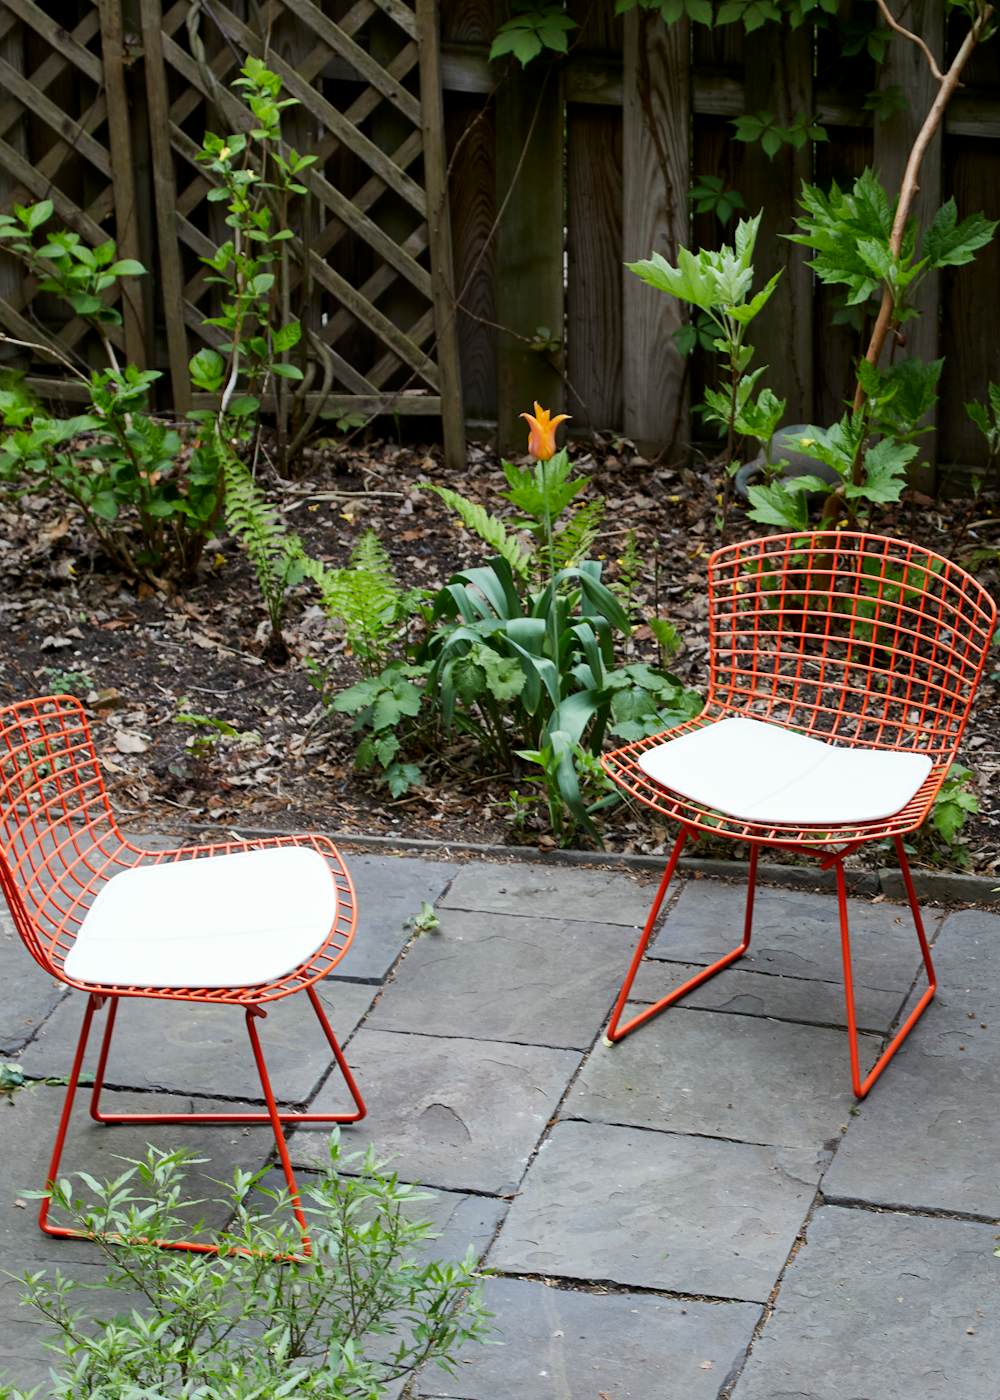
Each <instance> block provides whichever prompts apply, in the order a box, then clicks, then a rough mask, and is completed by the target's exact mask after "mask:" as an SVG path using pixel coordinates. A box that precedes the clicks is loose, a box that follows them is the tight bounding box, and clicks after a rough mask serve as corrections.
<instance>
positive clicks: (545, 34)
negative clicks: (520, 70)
mask: <svg viewBox="0 0 1000 1400" xmlns="http://www.w3.org/2000/svg"><path fill="white" fill-rule="evenodd" d="M577 27H578V26H577V22H576V20H575V19H571V18H570V16H569V15H567V14H566V13H565V12H564V10H563V8H562V6H561V5H541V4H529V5H517V6H515V12H514V14H513V15H512V16H511V18H510V19H509V20H506V21H505V23H503V24H501V25H500V28H499V29H498V30H497V32H496V37H495V38H494V40H493V43H492V44H491V45H490V59H491V60H492V59H495V58H503V57H504V55H505V54H509V53H510V54H513V55H514V57H515V58H516V59H518V60H519V61H520V63H521V66H522V67H524V66H525V65H526V64H528V63H530V62H531V60H532V59H533V58H537V57H538V55H539V54H540V53H542V52H543V50H545V49H548V50H549V51H550V52H551V53H557V54H562V53H565V52H566V51H567V49H568V47H569V34H570V31H571V30H573V29H576V28H577Z"/></svg>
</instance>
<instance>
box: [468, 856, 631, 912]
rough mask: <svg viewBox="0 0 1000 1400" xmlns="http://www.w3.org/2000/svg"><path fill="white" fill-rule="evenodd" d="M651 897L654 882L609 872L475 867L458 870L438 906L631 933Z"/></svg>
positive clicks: (546, 867)
mask: <svg viewBox="0 0 1000 1400" xmlns="http://www.w3.org/2000/svg"><path fill="white" fill-rule="evenodd" d="M655 892H656V885H655V883H651V882H649V881H648V880H647V881H644V882H643V881H639V880H637V879H635V877H634V876H631V875H620V874H616V873H615V872H614V871H608V870H581V869H580V868H579V867H577V866H571V865H536V864H521V863H520V862H518V863H517V864H513V865H484V864H482V863H477V864H475V865H466V866H463V867H462V869H461V870H460V872H459V873H458V875H456V876H455V879H454V881H453V882H452V885H451V888H450V889H449V890H448V893H447V894H446V895H445V897H444V898H443V899H442V901H441V905H442V907H443V908H445V909H468V910H472V911H473V912H477V913H484V914H489V913H492V914H514V915H523V916H525V917H526V918H529V919H581V920H582V921H583V922H584V923H600V924H627V925H628V927H629V928H635V927H637V926H640V927H641V925H643V924H644V923H645V921H646V915H647V913H648V912H649V906H650V904H651V903H652V902H653V895H654V893H655Z"/></svg>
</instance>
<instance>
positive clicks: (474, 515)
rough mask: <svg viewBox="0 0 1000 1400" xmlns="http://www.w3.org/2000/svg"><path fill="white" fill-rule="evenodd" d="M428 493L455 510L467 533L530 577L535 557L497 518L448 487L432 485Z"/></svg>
mask: <svg viewBox="0 0 1000 1400" xmlns="http://www.w3.org/2000/svg"><path fill="white" fill-rule="evenodd" d="M426 490H428V491H433V492H434V494H435V496H440V498H441V500H442V501H444V503H445V505H446V506H450V507H451V509H452V510H453V511H454V512H455V514H456V515H457V516H458V518H459V519H460V520H461V522H462V524H463V525H465V527H466V528H467V529H469V530H471V531H472V532H473V534H476V535H478V536H479V538H480V539H481V540H482V541H483V542H484V543H485V544H488V545H489V547H490V549H493V550H495V551H496V553H497V554H499V555H500V556H501V558H503V559H506V560H507V563H508V564H509V565H510V567H511V568H512V569H513V571H514V573H515V574H518V575H520V577H521V578H524V579H526V578H528V577H529V575H530V573H531V555H530V554H528V553H527V551H526V550H524V549H522V548H521V546H520V545H519V544H518V542H517V541H516V540H515V539H514V538H513V536H511V535H509V534H508V533H507V528H506V526H505V525H504V523H503V521H502V520H500V519H498V518H497V516H495V515H490V513H489V511H488V510H486V509H485V508H484V507H483V506H481V505H477V503H476V502H475V501H470V500H468V499H467V497H465V496H460V495H459V493H458V492H457V491H452V490H451V488H450V487H448V486H433V485H428V486H427V487H426Z"/></svg>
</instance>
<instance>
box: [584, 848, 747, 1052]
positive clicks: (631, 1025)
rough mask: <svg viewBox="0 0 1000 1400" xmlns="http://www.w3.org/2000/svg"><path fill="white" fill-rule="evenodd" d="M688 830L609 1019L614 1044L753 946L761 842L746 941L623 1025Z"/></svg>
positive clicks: (675, 852)
mask: <svg viewBox="0 0 1000 1400" xmlns="http://www.w3.org/2000/svg"><path fill="white" fill-rule="evenodd" d="M687 834H688V833H687V831H686V830H685V828H683V827H682V828H681V831H680V835H679V836H678V837H677V840H676V841H675V842H674V848H673V850H672V851H671V853H670V859H669V861H668V862H667V868H666V870H665V871H664V872H663V879H662V880H661V881H660V887H659V889H658V890H657V892H656V898H655V899H654V900H653V907H652V908H651V909H650V911H649V917H648V918H647V919H646V926H645V928H644V929H643V931H642V936H641V937H640V939H639V942H638V945H637V946H636V950H635V952H634V954H633V955H632V962H631V965H630V967H629V970H628V973H627V974H626V977H625V981H624V983H623V984H622V989H621V991H620V992H619V993H618V1000H617V1001H616V1002H615V1009H614V1011H613V1012H612V1013H611V1020H610V1022H609V1023H608V1029H607V1032H606V1033H605V1035H604V1044H605V1045H608V1046H610V1045H614V1044H615V1043H616V1042H617V1041H619V1040H624V1038H625V1037H626V1036H627V1035H629V1034H631V1032H632V1031H634V1030H637V1029H638V1028H639V1026H642V1025H644V1024H645V1023H646V1022H647V1021H650V1020H652V1018H653V1017H654V1016H658V1015H659V1014H660V1012H661V1011H666V1009H667V1007H668V1006H673V1005H674V1003H675V1002H678V1001H680V1000H681V998H682V997H685V996H687V994H688V992H693V991H694V989H695V987H700V986H701V984H702V983H703V982H707V981H708V979H709V978H710V977H714V976H715V974H716V973H717V972H721V971H722V969H723V968H724V967H728V966H729V964H730V963H734V962H735V961H736V959H737V958H741V957H742V956H743V954H744V953H745V952H746V950H747V949H748V948H749V946H750V935H751V932H752V931H753V901H754V892H755V889H756V885H757V857H758V854H759V852H758V848H757V846H751V847H750V868H749V872H748V876H747V902H746V913H745V915H744V920H743V941H742V943H740V944H739V945H738V946H737V947H736V948H733V949H732V950H731V951H730V952H728V953H726V954H725V956H724V957H721V958H720V959H719V960H718V962H714V963H712V965H711V966H710V967H704V968H702V970H701V971H700V972H698V973H696V974H695V976H694V977H691V978H689V979H688V980H687V981H686V982H684V983H682V984H681V986H679V987H676V988H675V989H674V991H672V992H669V993H668V994H667V995H666V996H665V997H661V998H660V1000H659V1001H657V1002H654V1004H653V1005H652V1006H647V1007H645V1008H644V1009H643V1010H642V1011H640V1012H639V1013H638V1015H636V1016H633V1017H632V1019H631V1020H630V1021H626V1023H625V1025H624V1026H622V1025H619V1021H620V1019H621V1014H622V1012H623V1010H624V1009H625V1003H626V1002H627V1001H628V994H629V992H630V991H631V990H632V983H633V982H634V981H635V977H636V973H637V972H638V971H639V967H640V965H641V963H642V959H643V957H644V956H645V952H646V948H647V947H648V946H649V940H650V939H651V938H652V936H653V930H654V929H655V927H656V921H657V919H658V918H659V914H660V909H661V908H662V907H663V901H664V899H665V897H666V893H667V889H668V888H669V886H670V881H671V880H672V879H673V876H674V871H675V870H676V869H677V862H678V860H679V859H680V854H681V850H682V848H683V846H684V841H685V839H686V837H687Z"/></svg>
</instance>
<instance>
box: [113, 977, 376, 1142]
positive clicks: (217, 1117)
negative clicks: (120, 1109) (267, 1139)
mask: <svg viewBox="0 0 1000 1400" xmlns="http://www.w3.org/2000/svg"><path fill="white" fill-rule="evenodd" d="M307 993H308V996H309V1000H310V1001H311V1003H312V1008H313V1011H314V1012H315V1013H316V1019H317V1020H318V1021H319V1024H320V1027H321V1028H322V1031H323V1034H324V1035H325V1036H326V1039H327V1042H328V1044H329V1046H330V1049H331V1050H332V1051H333V1056H334V1059H335V1060H336V1062H337V1065H338V1067H339V1069H340V1072H341V1074H342V1075H343V1077H344V1082H345V1084H346V1085H347V1088H348V1092H349V1093H350V1095H351V1098H352V1099H353V1100H354V1110H353V1112H350V1113H280V1112H279V1114H278V1117H279V1119H280V1121H281V1122H282V1123H357V1122H359V1121H360V1120H361V1119H362V1118H364V1116H365V1114H366V1113H367V1112H368V1110H367V1108H366V1107H365V1102H364V1099H363V1098H362V1097H361V1091H360V1090H359V1088H358V1086H357V1082H356V1081H355V1078H354V1075H353V1074H352V1073H351V1070H350V1066H349V1065H348V1063H347V1060H346V1058H345V1057H344V1052H343V1050H342V1049H341V1048H340V1043H339V1042H338V1040H337V1037H336V1036H335V1035H334V1033H333V1027H332V1026H331V1025H330V1022H329V1020H328V1018H327V1015H326V1012H325V1011H324V1010H323V1003H322V1002H321V1001H320V999H319V997H318V995H317V994H316V988H315V987H309V988H307ZM117 1010H118V998H117V997H116V998H114V999H113V1000H112V1001H111V1006H110V1008H109V1013H108V1023H107V1025H106V1027H105V1029H104V1040H103V1042H102V1045H101V1055H100V1059H99V1060H98V1063H97V1072H96V1074H95V1076H94V1088H93V1091H92V1093H91V1096H90V1116H91V1117H92V1118H93V1119H94V1120H95V1121H96V1122H98V1123H109V1124H112V1125H113V1124H116V1123H270V1122H271V1121H272V1119H271V1114H270V1112H267V1113H102V1112H101V1110H100V1098H101V1090H102V1089H103V1087H104V1075H105V1071H106V1069H107V1063H108V1052H109V1050H110V1049H111V1035H112V1032H113V1030H114V1024H115V1015H116V1013H117ZM251 1041H252V1037H251ZM265 1099H266V1095H265Z"/></svg>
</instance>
